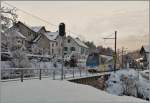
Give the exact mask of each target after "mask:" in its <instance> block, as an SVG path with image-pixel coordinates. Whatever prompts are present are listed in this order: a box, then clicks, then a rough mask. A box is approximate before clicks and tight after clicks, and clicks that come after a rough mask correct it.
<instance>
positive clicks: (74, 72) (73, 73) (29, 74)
mask: <svg viewBox="0 0 150 103" xmlns="http://www.w3.org/2000/svg"><path fill="white" fill-rule="evenodd" d="M88 74H89V73H88V72H87V70H85V69H79V68H71V69H64V76H63V78H64V79H66V78H75V77H82V76H85V75H88ZM42 78H51V79H53V80H55V79H61V69H21V68H18V69H2V70H1V80H2V81H13V80H21V81H22V82H23V80H26V79H40V80H41V79H42Z"/></svg>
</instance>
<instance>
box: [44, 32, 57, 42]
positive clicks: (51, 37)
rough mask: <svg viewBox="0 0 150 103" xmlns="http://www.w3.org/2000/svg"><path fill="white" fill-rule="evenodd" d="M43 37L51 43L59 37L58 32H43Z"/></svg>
mask: <svg viewBox="0 0 150 103" xmlns="http://www.w3.org/2000/svg"><path fill="white" fill-rule="evenodd" d="M44 35H45V36H46V37H47V38H48V39H49V40H51V41H55V40H56V38H57V36H58V35H59V33H58V32H45V33H44Z"/></svg>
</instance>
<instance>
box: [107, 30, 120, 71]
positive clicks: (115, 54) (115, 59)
mask: <svg viewBox="0 0 150 103" xmlns="http://www.w3.org/2000/svg"><path fill="white" fill-rule="evenodd" d="M104 39H114V40H115V52H114V72H115V71H116V61H117V31H115V37H114V38H104Z"/></svg>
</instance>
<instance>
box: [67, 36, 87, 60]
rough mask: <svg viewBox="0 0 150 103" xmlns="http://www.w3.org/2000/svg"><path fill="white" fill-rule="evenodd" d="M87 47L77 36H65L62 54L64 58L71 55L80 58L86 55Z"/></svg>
mask: <svg viewBox="0 0 150 103" xmlns="http://www.w3.org/2000/svg"><path fill="white" fill-rule="evenodd" d="M88 49H89V47H88V46H87V45H85V44H84V43H83V42H82V41H81V40H80V39H79V38H78V37H77V38H73V37H71V36H67V37H66V39H65V42H64V54H65V58H68V57H70V56H71V55H77V56H78V58H80V59H85V60H86V57H87V55H88Z"/></svg>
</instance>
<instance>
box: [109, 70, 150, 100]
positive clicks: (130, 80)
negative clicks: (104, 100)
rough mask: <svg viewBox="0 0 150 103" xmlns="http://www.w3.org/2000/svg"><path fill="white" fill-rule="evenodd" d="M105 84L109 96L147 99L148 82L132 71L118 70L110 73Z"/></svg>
mask: <svg viewBox="0 0 150 103" xmlns="http://www.w3.org/2000/svg"><path fill="white" fill-rule="evenodd" d="M106 83H107V86H108V87H107V89H106V91H108V92H109V93H111V94H116V95H131V96H135V97H139V96H140V97H141V98H144V99H147V98H149V92H150V91H149V89H150V87H149V81H148V80H146V79H145V78H143V76H141V73H138V71H135V70H133V69H124V70H119V71H117V72H116V73H111V75H110V77H109V79H108V81H107V82H106Z"/></svg>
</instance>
